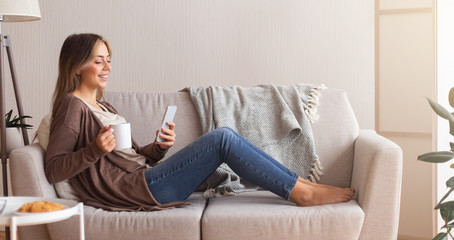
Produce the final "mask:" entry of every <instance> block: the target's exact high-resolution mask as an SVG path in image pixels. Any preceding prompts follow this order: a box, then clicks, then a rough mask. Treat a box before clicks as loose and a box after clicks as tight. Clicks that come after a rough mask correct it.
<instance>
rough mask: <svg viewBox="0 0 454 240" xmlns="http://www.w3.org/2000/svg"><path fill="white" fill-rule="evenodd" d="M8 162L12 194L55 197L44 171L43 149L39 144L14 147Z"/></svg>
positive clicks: (53, 189)
mask: <svg viewBox="0 0 454 240" xmlns="http://www.w3.org/2000/svg"><path fill="white" fill-rule="evenodd" d="M9 163H10V170H11V186H12V190H13V195H14V196H32V197H57V194H56V192H55V188H54V187H53V185H51V184H50V183H49V182H48V181H47V178H46V175H45V173H44V150H43V148H42V147H41V146H40V145H39V144H37V143H34V144H31V145H28V146H25V147H21V148H18V149H15V150H14V151H12V152H11V153H10V156H9Z"/></svg>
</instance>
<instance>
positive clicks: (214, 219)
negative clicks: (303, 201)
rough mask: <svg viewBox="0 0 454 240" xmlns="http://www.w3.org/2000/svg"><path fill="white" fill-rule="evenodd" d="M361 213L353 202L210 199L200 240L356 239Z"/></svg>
mask: <svg viewBox="0 0 454 240" xmlns="http://www.w3.org/2000/svg"><path fill="white" fill-rule="evenodd" d="M363 220H364V212H363V211H362V210H361V208H360V206H359V205H358V204H357V202H356V201H354V200H352V201H349V202H346V203H338V204H329V205H324V206H315V207H297V206H296V205H295V204H294V203H293V202H291V201H286V200H283V199H282V198H280V197H278V196H276V195H274V194H272V193H271V192H268V191H258V192H251V193H242V194H238V195H236V196H234V197H224V198H212V199H210V201H209V203H208V206H207V209H206V210H205V213H204V215H203V219H202V234H203V236H202V239H216V240H224V239H225V240H230V239H235V240H240V239H260V240H267V239H269V240H275V239H285V240H292V239H295V240H301V239H338V240H342V239H345V240H351V239H358V237H359V234H360V231H361V228H362V224H363Z"/></svg>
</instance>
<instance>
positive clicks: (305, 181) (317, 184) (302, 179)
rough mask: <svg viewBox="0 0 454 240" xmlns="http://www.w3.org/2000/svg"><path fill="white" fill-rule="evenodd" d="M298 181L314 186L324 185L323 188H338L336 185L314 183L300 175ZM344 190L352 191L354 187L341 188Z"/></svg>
mask: <svg viewBox="0 0 454 240" xmlns="http://www.w3.org/2000/svg"><path fill="white" fill-rule="evenodd" d="M298 182H301V183H305V184H308V185H312V186H314V187H324V188H331V189H340V188H338V187H334V186H330V185H325V184H319V183H314V182H311V181H309V180H306V179H304V178H302V177H298ZM343 189H345V190H353V192H355V189H354V188H343Z"/></svg>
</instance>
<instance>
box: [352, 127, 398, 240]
mask: <svg viewBox="0 0 454 240" xmlns="http://www.w3.org/2000/svg"><path fill="white" fill-rule="evenodd" d="M402 165H403V157H402V149H401V148H400V147H399V146H398V145H396V144H395V143H393V142H392V141H391V140H389V139H386V138H384V137H382V136H380V135H378V134H377V133H376V132H375V131H373V130H360V133H359V136H358V138H357V139H356V142H355V155H354V160H353V174H352V187H354V188H355V189H356V190H357V201H358V204H359V205H360V206H361V208H362V209H363V211H364V213H365V218H364V224H363V228H362V231H361V235H360V239H368V240H370V239H397V231H398V225H399V209H400V194H401V184H402Z"/></svg>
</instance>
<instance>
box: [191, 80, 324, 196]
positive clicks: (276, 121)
mask: <svg viewBox="0 0 454 240" xmlns="http://www.w3.org/2000/svg"><path fill="white" fill-rule="evenodd" d="M322 88H324V86H323V85H322V86H315V85H312V84H297V85H290V86H278V85H273V84H270V85H259V86H255V87H250V88H244V87H239V86H234V87H228V88H226V87H213V86H211V87H208V88H205V87H190V88H185V89H183V90H182V91H186V92H189V94H190V96H191V99H192V101H193V103H194V106H195V108H196V110H197V112H198V113H199V116H200V120H201V124H202V130H203V132H204V133H206V132H209V131H211V130H214V129H216V128H220V127H230V128H232V129H233V130H235V131H237V132H238V133H239V134H241V135H242V136H243V137H245V138H246V139H247V140H249V141H250V142H251V143H252V144H254V145H255V146H257V147H259V148H260V149H262V150H263V151H265V152H266V153H268V154H269V155H270V156H272V157H273V158H275V159H276V160H277V161H279V162H281V163H282V164H283V165H285V166H286V167H287V168H289V169H290V170H292V171H294V172H295V173H297V174H299V175H300V176H301V177H303V178H306V179H309V180H310V181H312V182H316V181H318V180H319V177H320V175H321V174H322V170H321V166H320V162H319V160H318V157H317V154H316V152H315V147H314V141H313V135H312V127H311V123H313V122H315V121H316V120H317V119H318V115H317V113H316V111H317V104H318V97H319V95H320V92H319V91H318V90H320V89H322ZM206 185H207V189H208V190H206V191H205V193H204V196H205V197H206V198H209V197H218V196H222V195H234V194H236V193H240V192H245V191H255V190H257V189H258V187H257V186H255V185H253V184H251V183H249V182H247V181H245V180H243V179H241V178H240V177H239V176H238V175H237V174H236V173H234V172H233V171H232V170H231V169H230V168H229V167H228V166H227V164H222V165H221V166H220V167H219V168H218V169H217V170H216V171H215V172H214V173H213V174H212V175H211V176H210V177H209V178H208V179H207V181H206Z"/></svg>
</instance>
